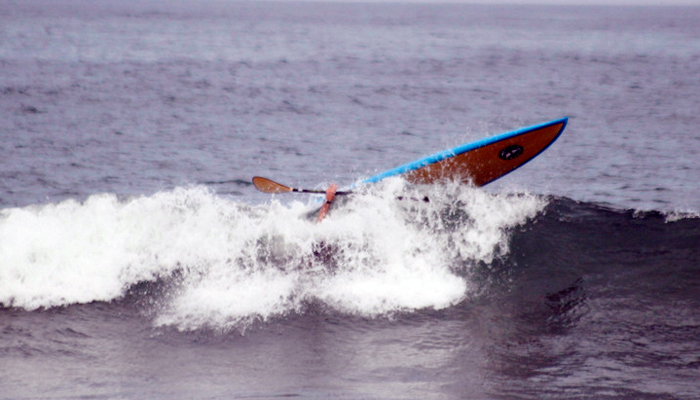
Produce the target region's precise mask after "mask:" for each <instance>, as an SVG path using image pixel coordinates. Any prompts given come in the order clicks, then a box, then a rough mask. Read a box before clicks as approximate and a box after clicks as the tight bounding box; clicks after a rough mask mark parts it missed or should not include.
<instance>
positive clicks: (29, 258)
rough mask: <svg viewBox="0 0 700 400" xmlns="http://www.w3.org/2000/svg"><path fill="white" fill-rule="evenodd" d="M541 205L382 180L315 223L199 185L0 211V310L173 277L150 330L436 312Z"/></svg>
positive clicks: (461, 293) (116, 291) (98, 295)
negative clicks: (321, 313) (310, 315)
mask: <svg viewBox="0 0 700 400" xmlns="http://www.w3.org/2000/svg"><path fill="white" fill-rule="evenodd" d="M426 195H427V196H428V197H429V198H430V201H429V202H423V201H421V200H415V199H420V198H422V197H423V196H426ZM398 196H402V197H404V198H415V199H414V200H411V199H406V200H397V197H398ZM543 206H544V201H543V200H542V199H540V198H537V197H535V196H530V195H517V196H516V195H505V194H489V193H487V192H484V191H482V190H479V189H471V188H464V187H460V186H457V185H455V186H449V185H448V186H441V187H439V188H437V187H433V188H430V187H428V188H422V189H421V188H417V189H411V190H408V189H406V188H405V185H404V182H403V181H401V180H399V179H392V180H389V181H388V182H386V183H385V184H383V185H378V186H376V187H375V188H374V189H373V190H371V191H368V192H366V193H362V194H360V195H357V196H355V197H354V198H353V199H352V200H351V201H349V202H348V203H347V204H344V205H341V204H337V205H336V206H335V208H334V209H333V211H332V213H331V215H330V216H329V217H328V218H327V219H326V220H324V221H323V222H322V223H320V224H317V223H315V221H313V220H312V219H307V218H304V214H305V212H306V211H307V210H308V209H309V207H308V206H307V205H305V204H302V203H300V202H297V201H295V202H292V203H289V204H282V203H280V202H278V201H276V200H273V201H271V202H270V203H269V204H265V205H258V206H250V205H247V204H245V203H241V202H238V201H234V200H232V199H230V198H226V197H221V196H217V195H216V194H213V193H211V192H209V191H208V190H206V189H204V188H200V187H193V188H180V189H176V190H173V191H169V192H162V193H157V194H155V195H152V196H149V197H139V198H133V199H128V200H119V199H118V198H117V197H116V196H113V195H106V194H105V195H95V196H92V197H90V198H89V199H87V200H86V201H84V202H76V201H65V202H62V203H59V204H49V205H41V206H31V207H25V208H12V209H5V210H2V211H1V214H0V303H1V304H2V305H4V306H13V307H20V308H24V309H27V310H33V309H37V308H41V307H53V306H62V305H68V304H76V303H88V302H93V301H111V300H115V299H118V298H120V297H122V296H124V294H125V293H126V291H127V290H128V289H129V288H130V287H132V286H133V285H135V284H137V283H139V282H143V281H153V280H156V279H158V278H162V279H166V280H167V279H169V278H170V277H173V276H175V275H177V276H178V277H179V281H178V282H179V284H178V285H177V287H176V288H175V289H172V292H171V293H169V294H168V296H165V297H164V298H163V299H161V301H162V303H161V304H160V307H158V309H157V310H156V311H155V313H156V316H155V323H156V324H158V325H173V326H176V327H178V328H180V329H197V328H199V327H202V326H210V327H216V328H229V327H232V326H235V325H238V324H242V323H246V322H248V321H251V320H253V319H262V320H265V319H267V318H270V317H274V316H279V315H284V314H286V313H289V312H292V311H298V312H303V310H304V307H305V305H306V304H308V303H309V302H321V303H323V304H325V305H326V306H328V307H330V308H333V309H336V310H338V311H340V312H346V313H353V314H359V315H364V316H377V315H382V314H385V313H392V312H396V311H410V310H413V309H421V308H436V309H440V308H444V307H449V306H450V305H453V304H455V303H457V302H459V301H461V300H463V299H464V298H465V296H468V294H469V291H470V283H469V281H468V278H466V277H465V276H467V274H465V273H464V272H465V271H463V269H464V268H468V266H469V265H473V264H474V263H475V262H477V261H483V262H486V263H488V262H490V261H491V260H492V259H493V257H495V256H498V255H499V253H502V252H505V251H507V247H508V229H509V228H511V227H513V226H516V225H519V224H522V223H524V222H525V221H526V220H527V219H528V218H531V217H532V216H534V215H535V214H536V213H538V212H539V211H540V210H541V209H542V207H543Z"/></svg>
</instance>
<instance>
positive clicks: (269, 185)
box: [253, 176, 430, 203]
mask: <svg viewBox="0 0 700 400" xmlns="http://www.w3.org/2000/svg"><path fill="white" fill-rule="evenodd" d="M253 185H254V186H255V188H256V189H258V190H259V191H261V192H263V193H270V194H276V193H290V192H292V193H315V194H326V191H325V190H316V189H298V188H293V187H289V186H284V185H283V184H281V183H277V182H275V181H273V180H271V179H267V178H263V177H262V176H256V177H254V178H253ZM352 193H353V192H352V191H349V190H348V191H339V192H335V195H336V196H337V195H346V194H352ZM396 199H397V200H404V199H408V200H413V201H423V202H425V203H427V202H429V201H430V200H429V199H428V196H425V197H423V198H422V199H416V198H415V197H408V198H405V197H403V196H398V197H397V198H396Z"/></svg>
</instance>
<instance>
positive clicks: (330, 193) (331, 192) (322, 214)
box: [316, 183, 338, 222]
mask: <svg viewBox="0 0 700 400" xmlns="http://www.w3.org/2000/svg"><path fill="white" fill-rule="evenodd" d="M337 190H338V185H336V184H335V183H331V185H330V186H328V189H326V204H324V205H323V207H321V211H319V213H318V219H316V222H321V221H323V219H324V218H326V214H328V210H329V209H330V208H331V203H332V202H333V199H335V192H336V191H337Z"/></svg>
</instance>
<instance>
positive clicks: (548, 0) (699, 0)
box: [277, 0, 700, 6]
mask: <svg viewBox="0 0 700 400" xmlns="http://www.w3.org/2000/svg"><path fill="white" fill-rule="evenodd" d="M277 1H287V0H277ZM294 1H299V0H294ZM302 1H303V0H302ZM305 1H319V2H324V1H328V2H350V3H372V2H382V3H423V4H425V3H464V4H575V5H593V4H602V5H652V6H667V5H690V6H700V0H305Z"/></svg>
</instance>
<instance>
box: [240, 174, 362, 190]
mask: <svg viewBox="0 0 700 400" xmlns="http://www.w3.org/2000/svg"><path fill="white" fill-rule="evenodd" d="M253 185H255V188H256V189H258V190H259V191H261V192H263V193H270V194H275V193H289V192H295V193H317V194H325V193H326V191H325V190H315V189H298V188H293V187H289V186H285V185H283V184H281V183H277V182H275V181H273V180H271V179H267V178H263V177H261V176H256V177H254V178H253ZM350 193H352V192H350V191H340V192H335V194H336V195H344V194H350Z"/></svg>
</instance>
